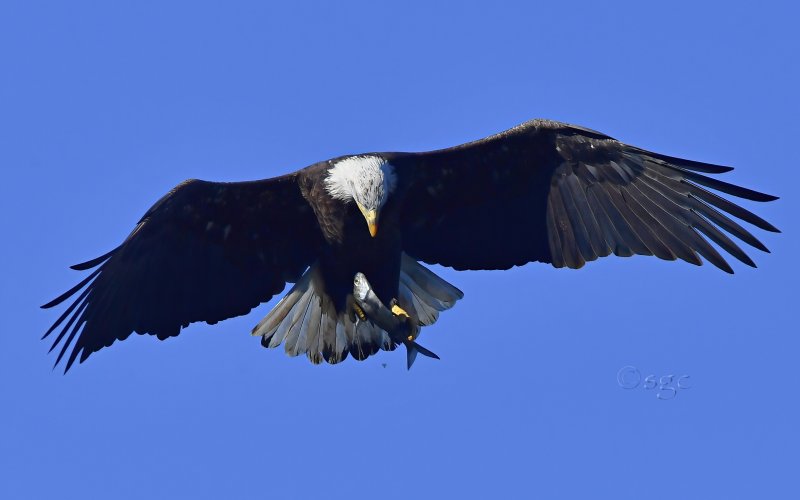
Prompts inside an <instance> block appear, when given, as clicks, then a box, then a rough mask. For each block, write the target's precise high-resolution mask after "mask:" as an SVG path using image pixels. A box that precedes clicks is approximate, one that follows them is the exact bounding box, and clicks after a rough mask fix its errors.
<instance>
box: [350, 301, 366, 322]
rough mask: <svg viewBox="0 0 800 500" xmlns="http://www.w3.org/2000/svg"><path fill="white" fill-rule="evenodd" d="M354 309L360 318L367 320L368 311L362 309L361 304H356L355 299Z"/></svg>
mask: <svg viewBox="0 0 800 500" xmlns="http://www.w3.org/2000/svg"><path fill="white" fill-rule="evenodd" d="M353 311H354V312H355V313H356V316H358V319H360V320H361V321H366V320H367V313H365V312H364V310H363V309H361V306H359V305H358V304H356V302H355V301H353Z"/></svg>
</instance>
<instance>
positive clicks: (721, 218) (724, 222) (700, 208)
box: [689, 196, 769, 253]
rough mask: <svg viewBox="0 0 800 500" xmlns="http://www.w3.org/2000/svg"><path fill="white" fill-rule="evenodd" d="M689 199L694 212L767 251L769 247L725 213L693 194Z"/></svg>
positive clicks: (753, 245)
mask: <svg viewBox="0 0 800 500" xmlns="http://www.w3.org/2000/svg"><path fill="white" fill-rule="evenodd" d="M689 200H690V201H691V202H692V205H693V206H692V208H693V209H694V210H695V211H696V212H699V213H700V215H702V216H704V217H705V218H707V219H709V220H710V221H711V222H713V223H714V224H716V225H718V226H719V227H721V228H722V229H724V230H726V231H727V232H728V233H730V234H732V235H734V236H736V237H737V238H739V239H740V240H742V241H744V242H745V243H747V244H748V245H750V246H752V247H755V248H758V249H759V250H761V251H762V252H767V253H769V249H768V248H767V247H766V246H765V245H764V244H763V243H761V241H760V240H759V239H758V238H756V237H755V236H753V235H752V234H750V233H749V232H748V231H747V230H746V229H744V228H743V227H742V226H740V225H739V224H737V223H736V222H735V221H733V220H731V219H730V218H729V217H726V216H725V214H723V213H721V212H719V211H717V210H714V208H713V207H711V206H709V205H706V204H705V203H703V202H702V201H700V200H697V199H696V198H694V197H693V196H689Z"/></svg>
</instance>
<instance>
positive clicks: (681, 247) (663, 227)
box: [628, 183, 702, 266]
mask: <svg viewBox="0 0 800 500" xmlns="http://www.w3.org/2000/svg"><path fill="white" fill-rule="evenodd" d="M637 184H638V183H633V184H631V185H630V186H629V187H628V191H629V192H630V194H631V196H633V197H634V198H635V199H636V201H637V202H638V203H639V204H640V205H641V206H642V208H644V209H645V210H647V212H648V213H649V214H650V216H651V217H652V218H653V219H655V220H656V221H657V222H658V224H659V226H660V230H659V229H658V228H657V229H656V230H657V231H658V234H657V236H658V238H659V239H660V240H661V241H662V242H663V243H664V244H665V245H666V246H667V247H668V248H669V250H670V251H671V252H672V253H673V254H674V255H675V256H676V257H678V258H679V259H681V260H683V261H686V262H689V263H690V264H695V265H698V266H699V265H700V264H702V261H701V260H700V258H699V257H698V256H697V254H696V253H695V252H694V250H692V249H691V247H689V245H688V244H687V243H686V242H685V241H683V240H682V239H681V236H685V234H686V233H691V231H689V228H688V227H687V226H686V225H685V224H683V223H682V222H680V221H679V220H678V219H676V218H675V217H674V216H673V215H672V214H670V213H669V212H667V211H666V210H665V209H664V208H663V207H661V206H660V205H659V204H658V203H656V202H655V201H653V200H652V199H651V198H650V197H649V196H647V194H646V193H645V192H643V191H642V190H640V189H639V187H638V186H637Z"/></svg>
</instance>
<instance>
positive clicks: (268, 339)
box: [42, 120, 778, 372]
mask: <svg viewBox="0 0 800 500" xmlns="http://www.w3.org/2000/svg"><path fill="white" fill-rule="evenodd" d="M730 170H731V168H730V167H723V166H717V165H711V164H708V163H701V162H697V161H692V160H684V159H680V158H675V157H671V156H666V155H662V154H658V153H653V152H650V151H646V150H643V149H640V148H637V147H634V146H630V145H627V144H624V143H622V142H619V141H617V140H615V139H613V138H611V137H609V136H607V135H604V134H602V133H600V132H596V131H594V130H589V129H587V128H583V127H578V126H574V125H567V124H564V123H558V122H554V121H549V120H532V121H529V122H526V123H524V124H522V125H519V126H517V127H514V128H512V129H510V130H507V131H505V132H502V133H500V134H497V135H493V136H490V137H487V138H485V139H481V140H478V141H475V142H470V143H467V144H463V145H461V146H456V147H453V148H449V149H442V150H438V151H431V152H426V153H369V154H359V155H354V156H343V157H339V158H334V159H331V160H326V161H322V162H319V163H315V164H313V165H311V166H309V167H306V168H304V169H302V170H298V171H297V172H294V173H291V174H288V175H284V176H281V177H275V178H272V179H265V180H260V181H252V182H232V183H227V182H207V181H201V180H188V181H185V182H183V183H181V184H179V185H178V186H176V187H175V188H174V189H172V190H171V191H170V192H169V193H167V194H166V195H165V196H164V197H163V198H161V199H160V200H158V201H157V202H156V203H155V205H153V206H152V207H151V208H150V209H149V210H148V211H147V212H146V213H145V214H144V216H143V217H142V218H141V220H139V222H138V223H137V224H136V227H134V229H133V231H132V232H131V233H130V235H129V236H128V237H127V238H126V239H125V241H123V242H122V244H121V245H119V246H118V247H117V248H115V249H114V250H112V251H110V252H108V253H107V254H105V255H102V256H100V257H98V258H96V259H93V260H90V261H88V262H84V263H82V264H77V265H74V266H72V268H73V269H76V270H79V271H88V270H92V271H91V272H90V273H89V275H88V276H86V277H85V278H84V279H83V280H82V281H81V282H80V283H78V284H77V285H76V286H74V287H73V288H71V289H70V290H68V291H67V292H65V293H64V294H62V295H61V296H59V297H57V298H56V299H54V300H53V301H51V302H49V303H47V304H45V305H44V306H42V307H44V308H50V307H54V306H57V305H59V304H61V303H63V302H65V301H66V300H68V299H71V298H73V297H74V299H73V300H72V302H71V303H70V305H69V306H68V307H67V308H66V310H65V311H64V312H63V314H61V316H60V317H59V318H58V319H57V320H56V321H55V323H54V324H53V325H52V326H51V327H50V329H49V330H47V332H46V333H45V335H44V336H45V337H47V336H48V335H50V334H52V333H54V332H57V335H55V340H54V341H53V344H52V347H51V351H52V350H53V349H55V348H56V347H59V346H60V351H59V353H58V357H57V359H56V365H57V364H58V363H59V362H60V361H61V360H62V358H64V356H65V355H66V354H67V353H69V356H67V358H66V366H65V370H64V371H65V372H66V371H67V370H69V368H70V367H71V366H72V365H73V363H74V362H75V361H76V360H79V361H80V362H83V361H84V360H85V359H86V358H87V357H89V355H91V354H92V353H94V352H96V351H98V350H100V349H102V348H103V347H106V346H110V345H111V344H112V343H113V342H114V341H115V340H118V339H119V340H123V339H125V338H127V337H128V336H130V335H131V333H133V332H136V333H139V334H150V335H155V336H156V337H158V338H159V339H166V338H168V337H173V336H176V335H178V334H179V333H180V331H181V329H182V328H185V327H186V326H188V325H189V324H190V323H194V322H197V321H205V322H207V323H210V324H213V323H216V322H218V321H222V320H224V319H226V318H231V317H234V316H240V315H243V314H247V313H248V312H249V311H250V310H251V309H253V308H254V307H256V306H258V305H259V304H260V303H262V302H266V301H268V300H270V298H271V297H272V296H274V295H275V294H277V293H279V292H280V291H281V290H283V288H284V287H285V286H286V283H287V282H288V283H294V285H293V287H292V288H291V290H290V291H289V292H288V293H287V294H286V295H285V296H284V297H283V299H282V300H281V301H280V302H278V304H277V305H276V306H275V307H274V308H273V309H272V311H270V312H269V313H268V314H267V316H266V317H265V318H264V319H263V320H262V321H261V322H260V323H258V325H256V326H255V328H254V329H253V332H252V333H253V335H257V336H260V337H261V344H262V345H264V346H265V347H277V346H279V345H281V344H283V345H284V348H285V350H286V352H287V354H289V355H290V356H296V355H299V354H305V355H306V356H307V357H308V359H310V360H311V361H312V362H313V363H321V362H322V361H323V360H324V361H327V362H328V363H338V362H340V361H342V360H344V359H345V358H347V356H348V354H349V355H352V356H353V357H354V358H356V359H359V360H362V359H365V358H367V357H368V356H370V355H372V354H375V353H376V352H378V350H381V349H383V350H393V349H395V348H396V347H397V346H398V345H400V344H405V345H406V347H407V348H408V349H409V351H410V350H411V349H413V348H414V346H418V344H416V342H415V339H416V336H417V335H418V334H419V331H420V327H423V326H428V325H431V324H433V323H434V322H435V321H436V320H437V318H438V315H439V312H440V311H443V310H445V309H448V308H450V307H452V306H453V305H454V304H455V302H456V301H458V300H459V299H460V298H462V297H463V294H462V292H461V291H460V290H458V289H457V288H456V287H454V286H453V285H451V284H449V283H448V282H446V281H445V280H443V279H442V278H440V277H438V276H436V275H435V274H434V273H433V272H431V271H430V270H428V269H427V268H425V267H424V266H423V265H421V264H420V262H425V263H428V264H441V265H443V266H448V267H452V268H454V269H457V270H463V269H476V270H477V269H509V268H511V267H512V266H521V265H523V264H526V263H528V262H534V261H535V262H543V263H547V264H551V265H553V266H555V267H569V268H572V269H578V268H580V267H582V266H583V265H584V264H585V263H587V262H590V261H593V260H595V259H597V258H598V257H605V256H608V255H611V254H614V255H618V256H622V257H627V256H631V255H634V254H638V255H654V256H656V257H659V258H661V259H665V260H676V259H681V260H684V261H686V262H689V263H691V264H695V265H701V264H702V260H701V257H702V258H703V259H705V260H707V261H709V262H710V263H712V264H713V265H715V266H717V267H718V268H720V269H722V270H723V271H725V272H728V273H732V272H733V270H732V269H731V267H730V265H729V264H728V263H727V262H726V261H725V259H724V258H723V256H722V255H720V253H719V252H718V251H717V249H716V248H715V247H714V246H712V245H711V244H710V243H709V241H708V240H711V241H712V242H714V243H715V244H716V245H717V246H718V247H719V248H720V249H722V250H724V251H725V252H727V253H729V254H730V255H732V256H733V257H735V258H736V259H738V260H740V261H741V262H743V263H745V264H747V265H749V266H753V267H755V264H754V263H753V261H752V260H751V259H750V257H748V255H747V254H746V253H745V252H744V251H743V250H742V249H741V248H740V247H739V245H737V243H736V242H734V240H733V239H732V238H731V237H734V238H736V239H738V240H741V241H743V242H744V243H747V244H748V245H750V246H752V247H755V248H757V249H759V250H762V251H765V252H768V250H767V248H766V247H765V246H764V245H763V244H762V243H761V242H760V241H759V240H758V239H757V238H756V237H755V236H753V235H752V234H751V233H750V232H749V231H748V230H747V229H745V228H743V227H742V226H741V225H740V224H739V223H738V222H736V221H734V220H733V219H732V218H731V216H732V217H734V218H736V219H740V220H742V221H744V222H747V223H749V224H752V225H754V226H756V227H758V228H760V229H763V230H766V231H773V232H777V231H778V230H777V229H776V228H775V227H774V226H772V225H771V224H770V223H768V222H767V221H765V220H764V219H762V218H761V217H759V216H757V215H755V214H753V213H752V212H750V211H748V210H746V209H744V208H742V207H740V206H738V205H736V204H735V203H733V202H731V201H729V200H728V199H726V198H723V197H721V196H720V195H718V194H715V193H714V192H713V191H716V192H720V193H724V194H727V195H731V196H735V197H739V198H745V199H748V200H753V201H760V202H765V201H771V200H775V199H777V198H776V197H774V196H770V195H767V194H763V193H759V192H757V191H753V190H750V189H747V188H743V187H739V186H736V185H733V184H729V183H727V182H724V181H721V180H718V179H717V178H716V177H710V176H708V175H705V174H722V173H724V172H728V171H730ZM721 230H722V231H721ZM723 231H724V232H723ZM726 233H727V234H726ZM357 275H358V276H359V277H361V279H363V280H364V283H367V284H368V286H369V288H367V289H366V292H365V295H364V296H367V295H366V293H367V292H369V293H370V295H369V296H371V297H377V298H376V299H374V301H373V303H369V304H365V303H364V302H360V301H358V300H355V299H354V278H355V277H356V276H357ZM366 280H369V281H368V282H367V281H366ZM384 305H385V306H384ZM363 306H376V307H369V308H367V307H363ZM379 306H383V308H384V309H383V311H385V310H386V309H389V308H391V309H390V310H391V314H390V315H388V316H394V317H396V318H397V319H398V323H403V324H406V323H407V324H410V325H411V327H409V329H408V330H407V331H406V333H409V332H410V333H409V335H408V336H405V334H402V335H398V334H397V333H396V331H399V330H398V329H396V328H393V326H392V325H389V324H387V321H385V320H384V321H378V316H381V317H383V318H384V319H385V317H387V315H381V314H379V312H380V311H381V309H380V308H379ZM365 309H366V310H367V312H369V313H371V314H367V312H365ZM374 311H378V312H376V313H374V314H372V313H373V312H374ZM420 352H423V353H426V354H428V355H432V353H430V352H429V351H427V352H426V350H421V351H420ZM411 361H413V359H412V358H411V353H410V352H409V362H411Z"/></svg>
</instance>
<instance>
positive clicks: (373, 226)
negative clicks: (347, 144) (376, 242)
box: [325, 155, 397, 237]
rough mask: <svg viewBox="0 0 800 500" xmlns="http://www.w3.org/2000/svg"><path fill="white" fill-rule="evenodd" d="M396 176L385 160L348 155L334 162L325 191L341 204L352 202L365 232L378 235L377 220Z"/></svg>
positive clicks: (393, 185)
mask: <svg viewBox="0 0 800 500" xmlns="http://www.w3.org/2000/svg"><path fill="white" fill-rule="evenodd" d="M396 184H397V176H396V175H395V172H394V167H392V166H391V165H390V164H389V162H387V161H386V159H384V158H381V157H380V156H374V155H364V156H350V157H347V158H344V159H342V160H339V161H337V162H336V163H335V164H334V165H333V168H331V169H330V170H329V171H328V176H327V177H326V178H325V190H326V191H328V194H330V195H331V196H332V197H333V198H335V199H337V200H342V201H344V202H345V203H347V202H349V201H351V200H353V201H355V202H356V205H357V206H358V208H359V210H361V213H362V214H363V215H364V219H366V221H367V226H368V227H369V233H370V234H371V235H372V236H373V237H374V236H375V235H376V234H377V233H378V217H379V215H380V211H381V208H383V206H384V205H385V204H386V200H387V199H388V197H389V194H390V193H391V192H392V191H394V188H395V185H396Z"/></svg>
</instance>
